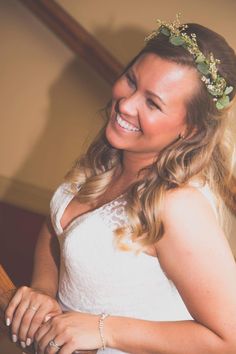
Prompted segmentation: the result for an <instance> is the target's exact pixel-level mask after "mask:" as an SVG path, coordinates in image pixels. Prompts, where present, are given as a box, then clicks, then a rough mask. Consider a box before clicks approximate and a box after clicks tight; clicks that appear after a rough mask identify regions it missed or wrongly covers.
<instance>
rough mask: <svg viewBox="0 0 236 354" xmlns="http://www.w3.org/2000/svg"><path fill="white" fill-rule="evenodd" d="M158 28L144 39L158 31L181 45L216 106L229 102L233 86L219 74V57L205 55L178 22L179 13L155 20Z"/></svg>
mask: <svg viewBox="0 0 236 354" xmlns="http://www.w3.org/2000/svg"><path fill="white" fill-rule="evenodd" d="M157 23H158V28H157V29H156V30H154V31H153V32H151V33H150V34H149V35H148V36H147V37H145V41H146V42H148V41H150V40H151V39H153V38H155V37H157V36H158V35H159V33H162V34H163V35H165V36H167V37H168V38H169V42H170V43H171V44H173V45H174V46H181V47H183V48H185V49H186V50H187V51H188V52H189V53H190V54H192V56H193V58H194V60H195V63H196V68H197V70H198V71H199V72H200V73H201V75H202V77H201V80H202V81H203V82H204V83H205V85H206V88H207V90H208V92H209V93H210V94H211V95H212V96H213V100H214V102H215V104H216V108H217V109H218V110H221V109H223V108H225V107H227V106H228V105H229V103H230V98H229V94H230V93H231V92H232V91H233V89H234V88H233V86H227V82H226V80H225V79H224V78H223V77H222V76H221V75H220V74H219V72H218V69H217V64H220V60H219V59H215V58H214V55H213V53H210V55H209V57H206V56H205V55H204V54H203V53H202V52H201V50H200V49H199V47H198V44H197V38H196V34H195V33H191V34H190V36H189V35H188V34H187V33H186V32H185V30H186V28H188V26H187V25H185V24H181V23H180V14H177V15H176V20H175V21H173V22H171V23H168V22H164V21H161V20H159V19H158V20H157Z"/></svg>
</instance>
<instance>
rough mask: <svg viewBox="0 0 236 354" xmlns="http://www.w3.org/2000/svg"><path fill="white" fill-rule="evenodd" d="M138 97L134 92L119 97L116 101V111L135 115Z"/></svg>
mask: <svg viewBox="0 0 236 354" xmlns="http://www.w3.org/2000/svg"><path fill="white" fill-rule="evenodd" d="M138 104H139V102H138V98H137V96H136V95H135V94H132V95H129V96H126V97H121V98H120V99H119V100H118V101H117V103H116V108H115V109H116V112H118V113H119V112H120V113H121V114H124V115H128V116H136V115H137V114H138Z"/></svg>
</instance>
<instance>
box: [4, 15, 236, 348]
mask: <svg viewBox="0 0 236 354" xmlns="http://www.w3.org/2000/svg"><path fill="white" fill-rule="evenodd" d="M219 59H220V62H219ZM235 88H236V57H235V53H234V52H233V50H232V49H231V48H230V47H229V45H228V44H227V42H226V41H225V40H224V38H223V37H221V36H220V35H218V34H216V33H215V32H213V31H211V30H209V29H207V28H205V27H203V26H201V25H198V24H188V25H187V26H186V25H181V24H180V23H179V21H178V19H177V21H175V22H174V23H172V24H166V23H162V22H161V24H160V28H159V29H158V30H157V31H155V32H154V33H153V34H152V35H151V37H149V38H148V42H147V44H146V46H145V47H144V48H143V50H141V52H140V53H138V55H137V56H136V57H135V58H134V59H133V60H132V62H131V63H130V64H129V65H128V66H127V68H126V69H125V71H124V73H123V74H122V75H121V76H120V77H119V78H118V80H117V81H116V83H115V84H114V86H113V89H112V95H111V102H110V103H109V104H108V107H107V122H106V124H105V126H104V127H103V129H102V131H101V133H100V134H99V136H98V137H97V139H96V140H95V141H94V142H93V143H92V144H91V146H90V147H89V149H88V151H87V153H86V154H85V155H84V156H83V157H81V158H80V159H79V160H78V161H77V162H76V164H75V166H73V168H72V169H71V171H69V173H68V174H67V175H66V178H65V181H64V183H62V184H61V185H60V186H59V187H58V189H57V190H56V192H55V194H54V196H53V198H52V200H51V219H50V222H48V223H47V224H45V225H44V227H43V229H42V231H41V233H40V235H39V239H38V244H37V249H36V259H35V269H34V276H33V281H32V287H31V288H27V287H23V288H20V289H19V290H18V291H17V292H16V295H15V296H14V297H13V299H12V300H11V302H10V304H9V306H8V308H7V310H6V322H7V324H8V325H11V328H12V333H13V339H14V340H17V339H18V338H19V339H20V341H21V344H22V346H25V345H26V344H29V343H31V342H32V341H34V342H35V346H36V349H37V353H38V354H39V353H40V354H41V353H56V352H58V351H60V353H62V354H70V353H72V352H73V351H75V350H78V351H80V350H94V351H95V352H96V351H98V352H104V353H107V354H109V353H110V354H112V353H117V354H118V353H135V354H138V353H144V352H145V353H159V354H167V353H168V354H183V353H188V354H222V353H224V354H232V353H234V352H235V351H236V340H235V330H236V284H235V277H236V266H235V262H234V258H233V256H232V253H231V251H230V248H229V245H228V243H227V239H226V237H225V235H224V232H223V229H222V227H221V226H224V219H223V217H222V213H221V209H222V205H223V202H222V199H221V197H222V196H224V195H227V193H228V188H227V184H228V181H229V179H230V163H231V157H232V154H231V150H230V149H229V148H228V146H229V145H228V135H229V130H228V127H227V119H228V113H229V112H230V109H231V106H232V102H233V99H234V97H235V91H236V90H235ZM228 197H229V196H228ZM219 284H220V287H219ZM216 309H217V311H216Z"/></svg>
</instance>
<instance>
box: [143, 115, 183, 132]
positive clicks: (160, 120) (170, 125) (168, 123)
mask: <svg viewBox="0 0 236 354" xmlns="http://www.w3.org/2000/svg"><path fill="white" fill-rule="evenodd" d="M182 126H183V123H182V122H178V123H177V122H176V120H174V119H168V118H167V117H163V116H160V117H156V116H155V117H151V116H149V117H148V119H147V120H146V124H145V123H144V126H143V128H144V129H145V128H146V131H147V132H150V133H151V134H152V133H153V132H155V133H161V134H171V133H173V134H175V133H176V132H179V130H180V129H181V128H182Z"/></svg>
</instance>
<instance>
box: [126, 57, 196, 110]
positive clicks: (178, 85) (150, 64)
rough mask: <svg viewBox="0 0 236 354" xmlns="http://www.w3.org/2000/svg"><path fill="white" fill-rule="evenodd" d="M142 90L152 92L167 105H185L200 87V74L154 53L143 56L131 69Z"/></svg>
mask: <svg viewBox="0 0 236 354" xmlns="http://www.w3.org/2000/svg"><path fill="white" fill-rule="evenodd" d="M131 70H132V71H133V72H134V74H135V76H136V78H137V80H138V83H139V87H140V89H144V90H150V91H152V92H153V93H155V94H157V95H158V96H160V97H161V99H162V100H163V101H164V102H165V103H166V105H171V104H176V103H177V102H178V103H179V104H181V103H182V104H184V103H185V102H186V100H188V99H189V98H190V97H191V96H192V95H193V94H194V92H195V91H196V89H197V87H198V85H199V78H198V72H197V70H196V69H194V68H191V67H188V66H186V65H180V64H177V63H175V62H173V61H170V60H167V59H162V58H161V57H159V56H158V55H156V54H154V53H148V54H143V55H141V56H140V57H139V58H138V59H137V60H136V62H135V63H134V64H133V66H132V67H131Z"/></svg>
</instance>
